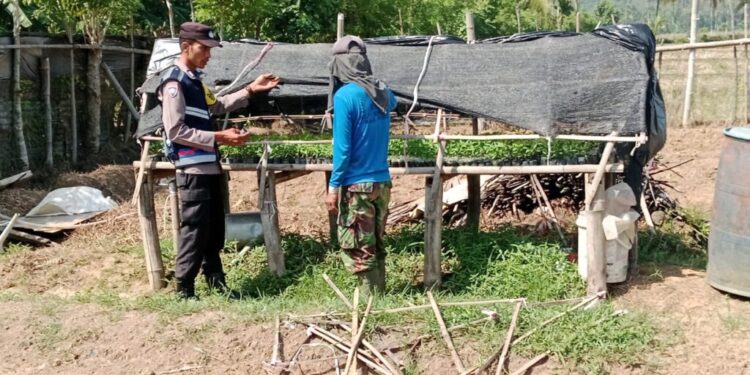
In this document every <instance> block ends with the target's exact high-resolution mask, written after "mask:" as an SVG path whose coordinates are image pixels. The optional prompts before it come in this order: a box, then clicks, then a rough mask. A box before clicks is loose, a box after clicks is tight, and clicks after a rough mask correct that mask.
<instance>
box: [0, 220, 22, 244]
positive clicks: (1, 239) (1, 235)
mask: <svg viewBox="0 0 750 375" xmlns="http://www.w3.org/2000/svg"><path fill="white" fill-rule="evenodd" d="M18 217H19V216H18V214H13V217H12V218H10V220H9V221H8V224H6V225H5V229H3V231H2V232H0V252H2V251H3V249H4V248H5V240H6V239H8V236H9V235H10V232H11V231H12V230H13V226H14V225H16V220H18Z"/></svg>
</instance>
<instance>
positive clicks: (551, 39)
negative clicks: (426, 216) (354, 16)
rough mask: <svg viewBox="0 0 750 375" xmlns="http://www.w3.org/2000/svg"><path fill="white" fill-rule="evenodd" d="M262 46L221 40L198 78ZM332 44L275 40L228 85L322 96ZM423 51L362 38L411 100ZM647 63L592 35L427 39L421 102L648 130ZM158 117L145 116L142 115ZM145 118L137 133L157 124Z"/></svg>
mask: <svg viewBox="0 0 750 375" xmlns="http://www.w3.org/2000/svg"><path fill="white" fill-rule="evenodd" d="M518 38H521V39H523V37H521V36H516V39H518ZM262 48H263V46H262V45H252V44H240V43H225V44H224V48H216V49H214V50H212V53H213V56H212V59H211V61H210V62H209V64H208V66H207V68H206V69H205V78H204V82H206V83H207V84H208V85H210V86H212V87H213V88H215V89H217V88H218V87H217V86H219V85H226V84H228V83H229V82H231V81H232V80H234V79H235V76H236V75H237V74H238V73H239V72H240V71H241V70H242V68H243V67H244V66H245V65H246V64H247V63H248V62H249V61H251V60H253V59H255V57H256V56H257V55H258V54H259V53H260V51H261V49H262ZM330 48H331V45H330V44H306V45H276V46H274V48H273V49H272V50H271V51H270V52H268V54H267V55H266V57H265V58H264V59H263V61H262V62H261V64H260V65H259V66H258V67H257V68H255V69H254V70H253V71H251V72H249V74H247V75H246V76H245V77H242V78H241V79H240V80H239V81H238V82H237V84H236V85H235V87H233V88H232V89H231V90H229V92H231V91H234V90H238V89H240V88H241V87H244V85H246V84H248V83H249V82H251V81H252V79H254V78H255V77H256V76H257V75H258V74H260V73H263V72H273V73H275V74H277V75H279V76H280V77H282V78H283V79H285V80H286V81H287V82H289V83H293V84H286V85H284V86H283V87H281V88H280V89H279V90H275V91H274V92H273V93H272V94H271V95H270V97H271V98H272V99H273V98H274V97H282V98H283V97H310V96H324V95H325V94H326V91H327V84H328V68H327V65H328V62H329V60H330V52H329V51H330ZM426 50H427V48H426V47H425V46H394V45H376V44H370V45H368V55H369V57H370V60H371V61H372V65H373V70H374V73H375V75H376V76H377V77H379V78H380V79H382V80H383V81H385V82H386V83H388V84H389V85H390V86H391V88H393V90H394V91H395V92H396V93H397V95H399V96H400V97H402V98H405V100H411V97H412V91H413V89H414V85H415V83H416V81H417V78H418V77H419V74H420V72H421V70H422V65H423V61H424V57H425V52H426ZM649 69H650V66H649V64H647V60H646V59H645V58H644V54H643V53H642V51H638V50H633V49H631V48H627V47H626V46H623V45H621V44H620V43H618V42H617V41H613V40H610V39H607V38H602V37H599V36H597V35H596V34H591V33H589V34H582V35H575V36H567V37H559V35H557V34H555V35H544V36H542V37H538V36H535V37H534V38H531V40H527V41H522V42H514V43H481V44H439V45H434V46H433V50H432V56H431V58H430V60H429V67H428V70H427V72H426V75H425V77H424V80H423V82H422V84H421V87H420V91H419V101H420V102H424V103H427V104H433V105H437V106H441V107H444V108H447V109H449V110H452V111H456V112H460V113H464V114H467V115H471V116H477V117H484V118H489V119H494V120H498V121H502V122H504V123H507V124H510V125H514V126H517V127H520V128H524V129H528V130H531V131H533V132H535V133H538V134H542V135H545V136H554V135H556V134H608V133H610V132H612V131H618V132H620V134H635V133H639V132H642V131H644V130H645V129H646V112H647V109H648V108H647V91H648V88H649V85H650V84H651V76H650V75H649ZM158 83H159V77H158V76H155V77H152V78H151V79H149V80H148V81H147V82H145V83H144V85H143V90H144V91H145V92H148V93H153V92H154V90H155V88H156V87H157V85H158ZM216 91H218V90H216ZM158 110H159V109H158V107H157V108H155V109H153V111H158ZM158 118H159V116H154V115H153V114H150V116H144V120H146V119H158ZM141 122H142V124H141V129H140V131H139V134H143V133H144V132H148V131H150V130H153V129H155V128H156V127H158V126H159V124H156V123H152V122H148V123H147V122H145V121H143V120H142V121H141Z"/></svg>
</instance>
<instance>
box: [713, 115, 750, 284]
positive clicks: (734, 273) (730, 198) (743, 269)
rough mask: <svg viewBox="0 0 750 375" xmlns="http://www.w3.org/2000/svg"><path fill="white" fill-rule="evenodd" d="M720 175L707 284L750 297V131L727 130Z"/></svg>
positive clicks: (740, 129)
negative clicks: (749, 166)
mask: <svg viewBox="0 0 750 375" xmlns="http://www.w3.org/2000/svg"><path fill="white" fill-rule="evenodd" d="M724 135H725V137H724V142H723V145H722V149H721V156H720V159H719V169H718V171H717V173H716V188H715V190H714V203H713V215H712V217H711V234H710V235H709V237H708V272H707V281H708V283H709V284H710V285H711V286H713V287H714V288H716V289H720V290H723V291H725V292H729V293H732V294H737V295H740V296H745V297H750V173H749V172H748V169H747V167H748V162H750V128H729V129H726V130H724Z"/></svg>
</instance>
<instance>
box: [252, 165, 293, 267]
mask: <svg viewBox="0 0 750 375" xmlns="http://www.w3.org/2000/svg"><path fill="white" fill-rule="evenodd" d="M263 173H264V174H265V178H264V179H263V180H264V181H263V182H264V184H263V186H262V188H261V189H258V191H260V192H262V194H263V195H262V196H261V198H262V205H261V210H260V219H261V223H262V225H263V239H264V241H265V244H266V252H267V253H268V268H270V269H271V271H272V272H274V273H275V274H276V275H278V276H281V275H283V274H284V272H285V271H286V270H285V266H284V250H283V249H282V248H281V232H280V230H279V210H278V208H277V207H276V178H275V177H276V176H275V174H274V173H273V171H270V172H269V171H265V172H263Z"/></svg>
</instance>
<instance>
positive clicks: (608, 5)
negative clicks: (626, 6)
mask: <svg viewBox="0 0 750 375" xmlns="http://www.w3.org/2000/svg"><path fill="white" fill-rule="evenodd" d="M596 17H597V18H598V19H599V22H601V23H604V24H608V23H610V22H611V23H616V22H617V19H619V18H620V11H619V10H617V8H616V7H615V5H614V4H612V2H610V1H609V0H602V1H600V2H599V4H598V5H597V6H596Z"/></svg>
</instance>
